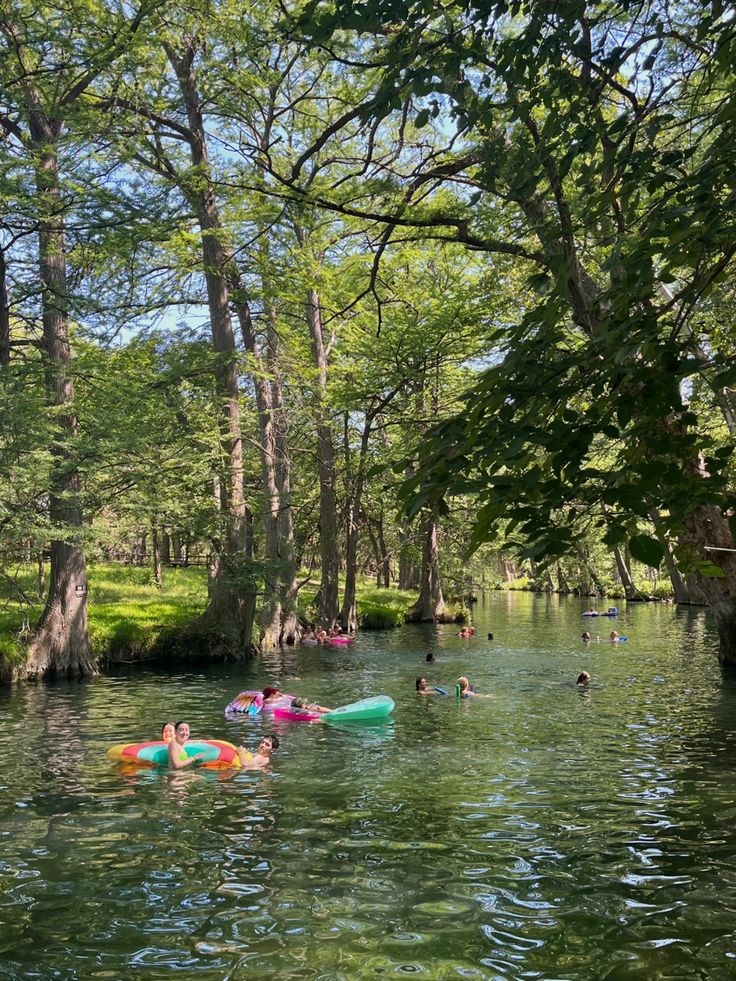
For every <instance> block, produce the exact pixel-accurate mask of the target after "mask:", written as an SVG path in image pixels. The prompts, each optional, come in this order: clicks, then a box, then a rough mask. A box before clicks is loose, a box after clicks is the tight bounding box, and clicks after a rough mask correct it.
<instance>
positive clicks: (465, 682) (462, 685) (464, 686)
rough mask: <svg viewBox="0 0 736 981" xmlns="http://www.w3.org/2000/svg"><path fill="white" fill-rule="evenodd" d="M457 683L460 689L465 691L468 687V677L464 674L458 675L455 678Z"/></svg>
mask: <svg viewBox="0 0 736 981" xmlns="http://www.w3.org/2000/svg"><path fill="white" fill-rule="evenodd" d="M457 683H458V685H460V690H461V691H465V690H466V689H468V688H470V682H469V681H468V679H467V678H466V677H465V675H464V674H461V675H460V677H459V678H458V679H457Z"/></svg>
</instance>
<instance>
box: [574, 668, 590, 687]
mask: <svg viewBox="0 0 736 981" xmlns="http://www.w3.org/2000/svg"><path fill="white" fill-rule="evenodd" d="M575 684H576V685H577V686H578V688H587V687H588V685H589V684H590V675H589V674H588V672H587V671H581V672H580V674H579V675H578V677H577V681H576V682H575Z"/></svg>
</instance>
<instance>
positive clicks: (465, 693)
mask: <svg viewBox="0 0 736 981" xmlns="http://www.w3.org/2000/svg"><path fill="white" fill-rule="evenodd" d="M455 691H456V694H457V696H458V698H490V695H481V694H480V692H477V691H473V686H472V685H471V684H470V682H469V681H468V679H467V678H466V677H465V675H460V677H459V678H458V679H457V683H456V685H455Z"/></svg>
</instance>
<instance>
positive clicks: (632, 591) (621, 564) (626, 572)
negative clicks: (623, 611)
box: [613, 545, 644, 600]
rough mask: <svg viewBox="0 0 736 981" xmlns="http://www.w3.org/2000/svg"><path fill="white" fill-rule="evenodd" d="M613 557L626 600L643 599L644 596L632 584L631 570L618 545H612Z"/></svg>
mask: <svg viewBox="0 0 736 981" xmlns="http://www.w3.org/2000/svg"><path fill="white" fill-rule="evenodd" d="M613 557H614V558H615V560H616V568H617V569H618V575H619V579H620V580H621V585H622V586H623V587H624V595H625V597H626V599H627V600H643V599H644V596H643V595H642V594H641V593H640V592H639V590H638V589H637V588H636V586H635V585H634V580H633V579H632V578H631V570H630V569H629V566H628V563H627V562H626V558H625V557H624V553H623V552H622V550H621V547H620V546H619V545H614V546H613Z"/></svg>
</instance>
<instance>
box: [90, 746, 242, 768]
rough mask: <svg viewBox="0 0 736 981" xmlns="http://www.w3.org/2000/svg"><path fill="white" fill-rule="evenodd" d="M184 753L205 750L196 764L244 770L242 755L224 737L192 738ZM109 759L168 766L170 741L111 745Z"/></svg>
mask: <svg viewBox="0 0 736 981" xmlns="http://www.w3.org/2000/svg"><path fill="white" fill-rule="evenodd" d="M182 752H183V753H186V755H187V756H195V755H196V754H197V753H204V757H203V759H201V760H197V762H196V763H195V766H206V767H210V768H211V769H219V770H224V769H231V770H239V769H240V766H241V764H240V757H239V756H238V751H237V749H236V748H235V746H233V744H232V743H226V742H225V741H224V740H222V739H190V740H189V742H186V743H185V744H184V746H182ZM107 756H108V759H110V760H112V761H113V762H114V763H137V764H139V765H140V766H168V763H169V744H168V743H165V742H163V741H162V740H157V741H156V742H151V743H122V744H121V745H120V746H111V747H110V749H108V751H107Z"/></svg>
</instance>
